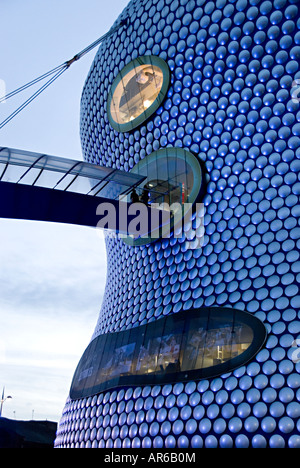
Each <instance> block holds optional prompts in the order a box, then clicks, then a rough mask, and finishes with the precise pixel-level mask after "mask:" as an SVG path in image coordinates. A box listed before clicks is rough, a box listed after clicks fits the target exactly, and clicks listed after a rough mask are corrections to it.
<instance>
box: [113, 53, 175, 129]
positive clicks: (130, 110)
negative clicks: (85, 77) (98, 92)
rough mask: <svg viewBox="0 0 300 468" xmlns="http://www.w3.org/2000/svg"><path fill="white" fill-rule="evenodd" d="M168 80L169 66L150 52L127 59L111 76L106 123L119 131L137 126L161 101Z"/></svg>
mask: <svg viewBox="0 0 300 468" xmlns="http://www.w3.org/2000/svg"><path fill="white" fill-rule="evenodd" d="M169 83H170V70H169V67H168V65H167V64H166V62H165V61H164V60H162V59H161V58H159V57H156V56H154V55H145V56H143V57H138V58H137V59H135V60H132V62H130V63H128V65H126V66H125V67H124V68H123V69H122V70H121V71H120V73H119V74H118V76H117V77H116V79H115V80H114V82H113V84H112V86H111V89H110V92H109V95H108V101H107V113H108V118H109V121H110V124H111V125H112V127H113V128H114V129H115V130H118V131H119V132H128V131H130V130H132V129H134V128H136V127H138V126H139V125H140V124H141V123H142V122H144V121H145V120H146V119H147V118H148V117H150V115H152V114H153V112H155V111H156V109H157V108H158V107H159V106H160V105H161V103H162V101H163V99H164V97H165V95H166V92H167V90H168V87H169Z"/></svg>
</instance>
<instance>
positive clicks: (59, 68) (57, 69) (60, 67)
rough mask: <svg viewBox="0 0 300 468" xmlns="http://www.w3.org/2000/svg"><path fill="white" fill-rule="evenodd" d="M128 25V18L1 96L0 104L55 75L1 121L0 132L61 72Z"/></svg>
mask: <svg viewBox="0 0 300 468" xmlns="http://www.w3.org/2000/svg"><path fill="white" fill-rule="evenodd" d="M128 23H129V18H126V19H125V20H122V21H121V22H120V23H119V24H118V25H117V26H115V27H114V28H112V29H110V30H109V31H108V32H107V33H105V34H104V35H103V36H101V37H100V38H99V39H97V40H96V41H94V42H93V43H92V44H90V45H89V46H87V47H86V48H85V49H83V50H82V51H81V52H79V53H78V54H76V55H74V57H73V58H72V59H70V60H67V61H66V62H64V63H62V64H61V65H58V66H57V67H55V68H53V69H52V70H49V71H48V72H46V73H44V74H43V75H41V76H39V77H37V78H35V79H34V80H32V81H30V82H29V83H26V84H25V85H23V86H21V87H20V88H17V89H16V90H14V91H12V92H10V93H8V94H7V95H5V96H2V98H0V103H1V102H3V101H5V100H7V99H9V98H11V97H13V96H15V95H16V94H18V93H20V92H21V91H24V90H25V89H27V88H29V87H30V86H33V85H34V84H36V83H38V82H39V81H42V80H43V79H46V78H47V77H49V76H50V75H53V74H54V73H55V75H54V76H53V77H51V78H50V80H48V81H47V82H46V83H45V84H44V85H43V86H42V87H41V88H39V89H38V90H37V91H36V92H35V93H34V94H33V95H32V96H30V97H29V98H28V99H27V100H26V101H25V102H24V103H23V104H21V106H19V107H18V108H17V109H16V110H15V111H14V112H13V113H12V114H10V115H9V116H8V117H7V118H6V119H5V120H3V121H2V122H1V123H0V130H1V129H2V128H3V127H4V126H5V125H6V124H7V123H8V122H10V121H11V120H12V119H13V118H14V117H15V116H16V115H18V114H19V113H20V112H21V111H22V110H23V109H24V108H25V107H27V106H28V104H30V103H31V102H32V101H33V100H34V99H35V98H36V97H37V96H39V95H40V94H41V93H42V92H43V91H44V90H45V89H46V88H48V86H50V84H52V83H53V82H54V81H55V80H56V79H57V78H58V77H59V76H60V75H62V73H63V72H65V71H66V70H67V69H68V68H69V67H70V66H71V65H72V64H73V63H74V62H76V61H78V60H79V59H81V57H83V56H84V55H86V54H87V53H88V52H90V51H91V50H92V49H94V48H95V47H97V45H99V44H100V43H101V42H103V41H104V40H105V39H106V38H107V37H109V36H111V35H112V34H114V33H115V32H116V31H117V30H118V29H119V28H121V27H122V26H126V25H128Z"/></svg>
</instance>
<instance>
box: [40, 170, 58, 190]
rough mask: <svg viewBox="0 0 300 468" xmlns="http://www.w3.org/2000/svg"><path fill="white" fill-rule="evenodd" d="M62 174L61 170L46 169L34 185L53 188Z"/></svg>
mask: <svg viewBox="0 0 300 468" xmlns="http://www.w3.org/2000/svg"><path fill="white" fill-rule="evenodd" d="M61 177H62V175H61V173H60V172H54V171H49V170H46V169H44V170H43V172H42V173H41V175H40V176H39V178H38V179H37V181H36V182H35V184H34V185H36V186H38V187H46V188H53V187H55V185H56V184H57V182H59V180H60V179H61Z"/></svg>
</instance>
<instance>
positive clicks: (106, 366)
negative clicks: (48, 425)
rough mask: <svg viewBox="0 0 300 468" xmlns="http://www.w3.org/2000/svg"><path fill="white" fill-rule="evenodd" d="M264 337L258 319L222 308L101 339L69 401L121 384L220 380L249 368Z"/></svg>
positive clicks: (89, 353)
mask: <svg viewBox="0 0 300 468" xmlns="http://www.w3.org/2000/svg"><path fill="white" fill-rule="evenodd" d="M265 338H266V330H265V327H264V325H263V323H262V322H261V321H260V320H258V319H257V318H255V317H254V316H252V315H250V314H247V313H245V312H241V311H238V310H235V309H226V308H217V307H216V308H202V309H198V310H195V309H193V310H190V311H185V312H183V313H179V314H172V315H169V316H167V317H164V318H162V319H159V320H157V321H155V322H151V323H149V324H146V325H143V326H140V327H135V328H132V329H130V330H125V331H122V332H118V333H111V334H107V335H100V336H98V337H97V338H95V339H94V340H93V341H92V342H91V343H90V345H89V346H88V347H87V349H86V351H85V352H84V354H83V356H82V358H81V360H80V362H79V364H78V367H77V369H76V372H75V375H74V378H73V382H72V386H71V391H70V396H71V398H81V397H85V396H90V395H93V394H95V393H98V392H100V391H102V390H106V389H108V388H112V387H115V386H118V385H123V386H124V385H134V384H137V385H141V384H151V383H153V384H154V383H166V382H172V381H178V380H187V379H201V378H208V377H212V376H216V375H219V374H221V373H225V372H229V371H230V370H233V369H235V368H236V367H238V366H240V365H244V364H245V363H246V362H247V361H248V360H249V359H251V358H252V357H253V356H254V355H255V354H256V353H257V352H258V351H259V349H260V348H261V346H262V345H263V343H264V341H265Z"/></svg>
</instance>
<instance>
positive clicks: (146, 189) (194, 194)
mask: <svg viewBox="0 0 300 468" xmlns="http://www.w3.org/2000/svg"><path fill="white" fill-rule="evenodd" d="M130 172H131V173H134V174H138V175H139V176H144V177H145V179H144V180H143V182H142V184H141V185H139V186H137V187H136V188H135V194H136V196H137V199H136V201H140V202H142V203H144V204H146V205H147V206H149V207H151V206H152V207H155V206H158V205H159V209H161V210H164V211H165V213H169V215H170V213H172V216H169V218H168V217H167V216H165V222H164V223H162V224H161V225H160V226H159V228H160V229H159V235H156V236H155V235H154V232H156V231H157V226H156V225H155V226H152V231H151V230H150V232H149V233H148V235H144V234H142V235H140V236H139V235H136V236H122V238H123V241H124V242H125V243H126V244H128V245H133V246H136V245H145V244H149V243H150V242H153V241H155V240H157V238H158V237H159V238H162V237H169V236H170V233H171V231H172V230H174V227H175V226H176V223H177V222H179V224H180V223H181V220H182V218H183V216H187V217H188V215H189V213H190V211H191V209H192V207H193V205H194V204H195V203H196V202H197V200H198V199H199V197H200V196H201V194H202V187H203V175H202V169H201V165H200V161H199V160H198V159H197V158H196V156H194V155H193V154H192V153H190V152H189V151H187V150H184V149H182V148H171V147H168V148H163V149H159V150H157V151H154V152H153V153H151V154H149V155H148V156H146V157H145V158H144V159H142V160H141V161H139V162H138V163H137V164H136V165H135V166H134V167H133V169H132V170H131V171H130ZM131 195H132V194H129V195H127V201H128V202H130V199H131Z"/></svg>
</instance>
